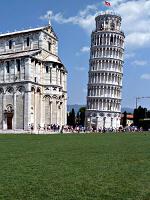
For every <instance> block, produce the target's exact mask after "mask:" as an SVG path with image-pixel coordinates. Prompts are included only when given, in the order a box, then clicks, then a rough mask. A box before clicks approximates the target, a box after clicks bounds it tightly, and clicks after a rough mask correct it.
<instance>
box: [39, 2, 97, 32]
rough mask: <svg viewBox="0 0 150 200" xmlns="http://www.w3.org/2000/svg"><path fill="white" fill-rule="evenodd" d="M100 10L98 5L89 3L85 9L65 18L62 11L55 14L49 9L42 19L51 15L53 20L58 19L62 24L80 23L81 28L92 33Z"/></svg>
mask: <svg viewBox="0 0 150 200" xmlns="http://www.w3.org/2000/svg"><path fill="white" fill-rule="evenodd" d="M97 11H98V8H97V5H96V4H93V5H87V7H86V8H85V9H84V10H80V11H79V13H78V15H76V16H73V17H68V18H65V17H64V16H63V14H62V13H57V14H54V13H53V11H51V10H49V11H47V13H46V14H45V15H43V16H41V17H40V19H48V18H49V16H51V20H54V21H56V22H57V23H60V24H67V23H72V24H74V25H79V26H80V27H81V28H83V29H84V30H86V31H87V32H88V33H91V31H92V29H94V27H95V23H94V20H95V16H96V13H97Z"/></svg>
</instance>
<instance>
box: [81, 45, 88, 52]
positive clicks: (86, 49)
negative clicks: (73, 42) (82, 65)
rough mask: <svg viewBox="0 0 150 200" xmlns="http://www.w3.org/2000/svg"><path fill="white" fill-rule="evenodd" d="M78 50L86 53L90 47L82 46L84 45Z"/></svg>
mask: <svg viewBox="0 0 150 200" xmlns="http://www.w3.org/2000/svg"><path fill="white" fill-rule="evenodd" d="M80 51H81V52H83V53H84V52H85V53H87V52H89V51H90V47H88V46H84V47H82V48H81V49H80Z"/></svg>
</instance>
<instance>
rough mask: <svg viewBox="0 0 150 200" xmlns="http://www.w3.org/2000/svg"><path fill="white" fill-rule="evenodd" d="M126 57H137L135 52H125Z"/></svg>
mask: <svg viewBox="0 0 150 200" xmlns="http://www.w3.org/2000/svg"><path fill="white" fill-rule="evenodd" d="M124 57H125V59H130V58H134V57H135V53H133V52H132V53H125V55H124Z"/></svg>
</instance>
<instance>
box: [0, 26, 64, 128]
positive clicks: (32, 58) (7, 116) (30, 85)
mask: <svg viewBox="0 0 150 200" xmlns="http://www.w3.org/2000/svg"><path fill="white" fill-rule="evenodd" d="M66 116H67V70H66V68H65V67H64V65H63V64H62V62H61V60H60V58H59V57H58V38H57V36H56V34H55V33H54V31H53V29H52V27H51V26H50V25H49V26H45V27H40V28H34V29H28V30H23V31H16V32H12V33H6V34H1V35H0V130H12V131H13V130H18V131H19V130H24V131H28V130H29V129H31V127H32V129H33V130H35V131H36V130H37V129H39V128H42V127H43V128H44V127H46V126H49V125H52V124H55V125H59V126H60V127H61V126H63V125H65V124H66V123H67V122H66Z"/></svg>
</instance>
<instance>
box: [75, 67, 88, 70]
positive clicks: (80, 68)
mask: <svg viewBox="0 0 150 200" xmlns="http://www.w3.org/2000/svg"><path fill="white" fill-rule="evenodd" d="M75 70H77V71H85V70H86V68H85V67H75Z"/></svg>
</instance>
